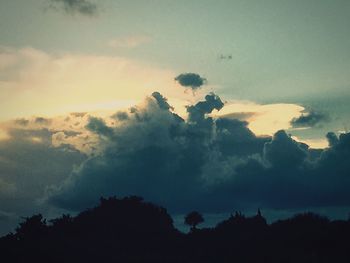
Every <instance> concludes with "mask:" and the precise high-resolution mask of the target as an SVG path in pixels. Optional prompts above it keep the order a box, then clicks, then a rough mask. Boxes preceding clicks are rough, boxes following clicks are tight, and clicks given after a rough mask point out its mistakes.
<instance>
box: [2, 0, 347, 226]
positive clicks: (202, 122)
mask: <svg viewBox="0 0 350 263" xmlns="http://www.w3.org/2000/svg"><path fill="white" fill-rule="evenodd" d="M349 12H350V2H349V1H347V0H333V1H331V0H317V1H316V0H308V1H299V0H296V1H287V0H278V1H277V0H267V1H258V0H248V1H247V0H245V1H243V0H230V1H228V0H226V1H224V0H216V1H213V0H186V1H184V0H177V1H170V0H132V1H130V0H129V1H127V0H100V1H93V0H26V1H24V0H11V1H8V0H0V232H1V233H6V231H9V230H11V229H13V226H14V225H15V224H16V223H17V222H18V220H19V219H20V217H21V216H26V215H30V214H32V213H34V212H40V213H43V214H45V215H46V216H50V215H51V216H54V215H57V214H58V213H60V212H62V211H71V212H74V211H78V210H81V209H84V208H86V207H89V206H91V205H94V204H95V202H96V200H98V198H99V197H100V196H101V195H128V194H138V195H143V196H145V197H146V198H148V199H149V200H151V201H156V202H158V203H160V204H161V205H164V206H166V207H168V208H169V209H170V210H171V211H173V213H174V214H176V213H177V214H181V213H185V212H186V211H187V210H189V209H194V208H197V209H201V210H202V211H204V212H206V213H211V214H214V217H215V214H217V213H227V212H231V211H232V210H234V209H241V210H247V211H249V209H251V210H254V209H257V207H262V208H265V210H266V211H270V212H268V213H271V214H273V213H275V215H281V214H284V213H286V211H295V210H298V209H299V210H303V209H304V210H305V209H316V210H317V211H322V212H324V213H326V214H327V215H330V216H339V217H341V216H343V217H344V216H346V215H347V213H348V211H349V209H348V207H349V205H350V204H349V202H348V201H346V199H347V200H350V199H349V198H348V194H347V193H346V192H347V191H346V190H347V189H348V187H350V184H349V183H350V182H349V179H348V177H347V176H346V173H347V171H348V169H349V165H348V164H347V163H348V162H347V160H349V158H350V156H349V152H350V145H349V135H348V129H349V127H350V122H349V116H350V107H349V106H348V102H349V100H350V88H349V83H350V72H349V70H350V53H349V52H348V47H349V46H350V34H349V28H350V17H349ZM160 153H162V154H160ZM284 158H285V159H284ZM169 189H171V191H170V190H169ZM180 193H181V194H180ZM271 211H272V212H271ZM335 211H336V212H335ZM272 217H273V216H272Z"/></svg>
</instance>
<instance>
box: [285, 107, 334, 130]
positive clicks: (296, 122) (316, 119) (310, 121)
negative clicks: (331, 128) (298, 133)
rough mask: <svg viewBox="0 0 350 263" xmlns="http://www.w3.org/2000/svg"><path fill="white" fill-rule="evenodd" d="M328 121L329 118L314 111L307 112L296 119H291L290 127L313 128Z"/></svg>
mask: <svg viewBox="0 0 350 263" xmlns="http://www.w3.org/2000/svg"><path fill="white" fill-rule="evenodd" d="M328 120H329V116H328V115H326V114H324V113H321V112H316V111H309V112H307V113H303V114H301V116H299V117H297V118H293V119H292V120H291V125H292V126H293V127H294V128H300V127H315V126H317V125H319V124H320V123H322V122H326V121H328Z"/></svg>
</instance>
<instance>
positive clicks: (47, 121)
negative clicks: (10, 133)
mask: <svg viewBox="0 0 350 263" xmlns="http://www.w3.org/2000/svg"><path fill="white" fill-rule="evenodd" d="M34 122H35V123H36V124H43V125H49V124H50V123H51V120H50V119H47V118H43V117H36V118H35V120H34Z"/></svg>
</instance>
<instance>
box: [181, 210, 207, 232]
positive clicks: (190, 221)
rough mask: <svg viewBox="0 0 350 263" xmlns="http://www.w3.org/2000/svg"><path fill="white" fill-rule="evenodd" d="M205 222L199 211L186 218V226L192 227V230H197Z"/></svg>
mask: <svg viewBox="0 0 350 263" xmlns="http://www.w3.org/2000/svg"><path fill="white" fill-rule="evenodd" d="M203 222H204V218H203V216H202V215H201V214H200V213H198V212H197V211H193V212H191V213H189V214H188V215H186V216H185V224H186V225H189V226H191V230H195V229H196V226H197V225H198V224H200V223H203Z"/></svg>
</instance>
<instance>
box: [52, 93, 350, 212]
mask: <svg viewBox="0 0 350 263" xmlns="http://www.w3.org/2000/svg"><path fill="white" fill-rule="evenodd" d="M223 106H224V104H223V102H222V101H221V99H220V98H219V97H218V96H217V95H215V94H208V95H207V96H206V97H205V100H204V101H200V102H198V103H197V104H195V105H191V106H188V107H187V111H188V119H187V120H184V119H182V118H181V117H180V116H178V115H177V114H175V113H174V112H173V111H172V108H171V106H170V105H169V104H168V102H167V100H166V98H164V97H163V96H162V95H161V94H159V93H157V92H155V93H153V94H152V96H150V97H148V98H147V99H146V105H145V106H136V107H133V108H131V109H130V111H129V112H123V113H122V114H121V113H119V114H116V115H115V116H114V118H117V119H119V120H121V122H120V123H119V124H118V125H115V126H108V125H107V124H106V123H105V122H104V121H103V120H101V119H98V118H91V119H90V122H89V124H88V125H87V128H88V129H89V130H90V131H92V132H94V133H96V134H98V135H99V136H100V148H101V149H100V150H101V151H100V154H98V155H96V156H93V157H91V158H89V159H87V160H86V161H85V162H84V163H83V164H82V165H81V166H80V168H79V169H78V170H76V171H74V172H73V173H72V174H71V175H70V177H69V178H68V179H66V180H65V181H64V183H62V184H59V185H56V186H54V187H51V188H50V189H48V191H47V200H48V202H49V203H50V204H53V205H54V206H57V207H61V208H65V209H71V210H80V209H83V208H86V207H89V206H91V205H93V204H95V203H96V201H97V200H98V199H99V197H100V196H110V195H117V196H124V195H141V196H144V197H145V198H146V199H147V200H150V201H154V202H157V203H159V204H161V205H164V206H166V207H168V208H169V209H170V211H173V212H186V211H188V210H190V209H194V208H196V209H200V210H201V211H204V212H210V213H213V212H218V211H232V210H233V209H237V208H240V207H266V208H274V209H292V208H300V209H303V208H307V207H320V206H347V205H350V201H349V200H350V198H349V197H350V194H349V191H348V190H347V189H349V187H350V178H349V176H348V171H349V168H350V167H349V163H350V162H349V160H350V134H341V135H340V136H339V138H338V137H337V136H336V135H335V134H333V136H332V135H331V134H329V135H328V138H329V141H330V147H329V148H327V149H324V150H315V149H311V148H309V147H308V145H306V144H303V143H299V142H297V141H295V140H293V139H292V138H291V137H290V136H289V135H288V134H286V132H284V131H278V132H277V133H276V134H275V135H274V136H273V137H272V138H271V137H257V136H255V135H254V133H252V132H251V131H250V130H249V129H248V127H247V124H248V123H247V122H245V121H240V120H237V119H228V118H218V119H214V118H212V117H209V116H208V114H209V113H211V111H212V110H214V109H217V110H220V109H221V108H222V107H223Z"/></svg>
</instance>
